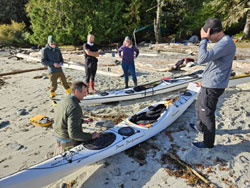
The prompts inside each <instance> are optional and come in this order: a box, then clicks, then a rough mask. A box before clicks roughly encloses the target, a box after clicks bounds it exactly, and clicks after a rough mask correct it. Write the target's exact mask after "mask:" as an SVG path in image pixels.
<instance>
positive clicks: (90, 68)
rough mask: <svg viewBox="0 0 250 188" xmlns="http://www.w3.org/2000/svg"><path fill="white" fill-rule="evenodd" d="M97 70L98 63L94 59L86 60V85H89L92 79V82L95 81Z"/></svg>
mask: <svg viewBox="0 0 250 188" xmlns="http://www.w3.org/2000/svg"><path fill="white" fill-rule="evenodd" d="M96 70H97V62H96V60H94V59H92V58H89V57H87V58H85V73H86V83H89V81H90V79H91V81H92V82H94V81H95V75H96Z"/></svg>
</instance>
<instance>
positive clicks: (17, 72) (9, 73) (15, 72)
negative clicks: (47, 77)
mask: <svg viewBox="0 0 250 188" xmlns="http://www.w3.org/2000/svg"><path fill="white" fill-rule="evenodd" d="M38 70H47V67H41V68H36V69H27V70H18V71H13V72H6V73H1V74H0V76H7V75H13V74H20V73H25V72H32V71H38Z"/></svg>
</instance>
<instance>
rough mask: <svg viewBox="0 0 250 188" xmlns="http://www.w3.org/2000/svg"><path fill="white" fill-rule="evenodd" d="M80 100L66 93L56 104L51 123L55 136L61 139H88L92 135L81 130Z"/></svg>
mask: <svg viewBox="0 0 250 188" xmlns="http://www.w3.org/2000/svg"><path fill="white" fill-rule="evenodd" d="M79 102H80V100H78V99H77V98H76V97H75V96H71V95H68V96H67V97H65V99H63V100H62V101H61V102H59V103H58V104H57V108H56V117H55V122H54V124H53V129H54V131H55V134H56V137H58V138H60V139H63V140H76V141H88V140H91V139H92V135H91V134H89V133H84V132H83V131H82V109H81V107H80V105H79Z"/></svg>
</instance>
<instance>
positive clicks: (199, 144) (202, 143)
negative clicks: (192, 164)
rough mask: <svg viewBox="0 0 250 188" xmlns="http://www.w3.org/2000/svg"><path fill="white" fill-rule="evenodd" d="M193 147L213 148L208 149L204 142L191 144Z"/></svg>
mask: <svg viewBox="0 0 250 188" xmlns="http://www.w3.org/2000/svg"><path fill="white" fill-rule="evenodd" d="M193 145H194V146H195V147H197V148H213V147H208V146H207V145H206V144H204V142H193Z"/></svg>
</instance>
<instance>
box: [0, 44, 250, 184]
mask: <svg viewBox="0 0 250 188" xmlns="http://www.w3.org/2000/svg"><path fill="white" fill-rule="evenodd" d="M197 48H198V47H195V49H196V51H195V50H193V51H192V52H193V54H194V55H193V56H191V55H190V54H191V53H186V54H185V53H181V54H179V55H178V54H174V55H173V54H172V58H169V59H168V57H167V56H168V55H167V52H166V53H164V54H162V53H161V56H162V57H158V56H156V57H154V58H155V59H158V62H164V61H166V60H168V63H166V66H167V65H168V64H173V63H174V62H176V61H177V60H178V58H179V60H180V59H182V58H184V57H192V58H194V59H195V58H196V59H197V55H195V54H196V52H197ZM190 49H191V48H190ZM249 50H250V48H249V49H245V50H242V49H240V50H238V51H237V52H238V57H241V58H238V59H237V60H236V61H242V62H243V63H245V64H244V66H243V67H237V66H236V65H234V68H235V70H236V71H237V72H244V71H247V68H248V69H250V59H249V57H250V53H249ZM144 53H151V54H152V53H156V52H155V51H152V50H151V51H150V50H149V51H145V52H144ZM169 53H170V52H169ZM242 55H245V56H248V59H244V58H242ZM8 57H9V52H8V51H2V52H0V66H1V69H0V73H5V72H11V71H17V70H25V69H34V68H40V67H42V65H41V63H38V62H28V61H26V60H16V59H15V58H12V59H8ZM116 59H118V57H117V56H116V57H112V56H111V54H108V55H106V56H102V57H100V60H99V65H100V64H101V63H102V62H114V61H115V60H116ZM155 59H153V57H148V56H143V55H142V56H141V57H140V56H139V58H138V59H137V60H136V61H138V62H140V63H145V64H151V65H152V66H153V67H154V68H155V66H154V62H155ZM156 65H158V66H156V68H159V69H162V68H164V66H163V65H162V64H161V63H157V64H156ZM118 68H119V67H118ZM104 69H105V68H103V70H104ZM199 69H204V66H195V67H192V68H188V67H186V68H183V71H178V72H156V71H155V72H154V71H152V70H148V71H147V70H145V69H144V70H143V69H137V76H138V77H137V78H138V83H139V84H144V83H147V82H152V81H156V80H160V79H161V78H163V77H169V76H179V75H181V74H188V73H191V72H194V71H196V70H199ZM64 73H65V75H66V77H67V80H68V81H69V82H73V81H76V80H84V79H85V73H84V72H83V71H79V70H73V69H64ZM129 85H130V86H132V80H131V78H130V82H129ZM96 86H97V90H101V91H104V90H110V89H118V88H123V87H124V80H123V77H110V76H105V75H101V74H98V75H97V77H96ZM0 93H1V99H0V151H1V155H0V169H1V170H0V177H3V176H6V175H9V174H11V173H14V172H16V171H18V170H21V169H24V168H27V167H29V166H32V165H34V164H37V163H39V162H41V161H44V160H46V159H48V158H50V157H51V156H52V155H53V151H54V146H55V138H54V136H53V129H52V128H51V127H47V128H46V127H39V126H35V125H32V124H31V123H30V121H29V119H30V118H31V117H33V116H35V115H38V114H42V115H45V116H47V117H50V118H52V119H53V118H54V115H55V107H53V106H52V104H51V101H50V99H49V79H48V78H47V70H40V71H33V72H27V73H21V74H15V75H8V76H2V77H0ZM176 93H178V91H176V92H174V93H167V94H163V95H157V96H153V97H148V98H143V99H137V100H133V101H124V102H119V103H115V104H112V105H104V104H101V105H90V106H86V107H83V113H84V115H85V116H86V117H89V116H90V115H91V116H95V117H96V118H94V122H92V123H90V124H86V126H85V128H84V131H86V132H93V131H98V132H102V131H104V130H106V129H107V128H106V127H101V126H98V121H101V119H102V118H101V117H102V116H104V115H106V116H107V115H109V116H116V117H121V118H122V117H123V118H124V117H129V116H131V115H133V114H134V113H136V112H138V111H139V110H141V109H143V108H145V107H147V106H149V105H151V104H153V103H155V102H158V101H161V100H164V99H166V98H167V97H169V96H170V95H174V94H176ZM56 94H57V96H58V97H59V98H63V97H64V96H66V92H65V91H64V89H63V87H62V86H61V85H60V84H59V86H58V89H57V91H56ZM249 103H250V84H249V83H246V84H242V85H238V86H236V87H234V88H227V89H226V91H225V92H224V94H223V95H222V96H221V97H220V99H219V102H218V108H217V111H216V124H217V130H216V142H215V145H216V146H215V147H214V148H213V149H196V148H194V147H193V146H192V142H193V141H195V140H199V141H200V140H202V135H201V134H198V133H196V132H194V131H193V130H192V129H191V128H190V127H189V123H195V109H194V103H193V104H192V105H191V106H190V107H189V108H188V109H187V111H186V112H185V113H184V114H183V115H182V116H181V117H180V118H179V119H178V120H177V121H175V122H174V123H173V124H172V125H171V126H170V127H169V128H167V129H166V130H164V131H162V132H161V133H160V134H158V135H156V136H154V137H153V138H151V139H149V140H147V141H145V142H144V143H142V144H140V145H138V146H136V147H135V148H132V149H130V150H127V151H125V152H122V153H118V154H116V155H114V156H111V157H109V158H106V159H104V160H102V161H99V162H97V163H94V164H91V165H88V166H85V167H82V168H81V170H79V171H76V172H74V173H73V174H71V175H69V176H67V177H64V178H62V179H60V180H58V181H57V182H54V183H52V184H50V185H48V186H46V187H47V188H57V187H58V188H59V187H63V184H64V183H65V184H68V187H73V188H100V187H103V188H139V187H143V188H156V187H164V188H165V187H171V188H172V187H178V188H184V187H185V188H186V187H206V186H205V185H204V184H201V185H198V184H192V183H190V178H189V180H187V179H185V178H184V176H181V175H180V176H179V177H177V176H178V175H176V174H174V173H173V172H175V171H176V170H177V169H178V168H177V167H176V166H175V165H174V164H173V163H171V161H170V160H168V159H167V158H166V157H164V156H165V154H167V153H168V152H169V151H174V152H175V153H176V154H177V155H178V156H179V158H180V159H181V160H183V161H185V162H186V163H188V164H189V165H191V166H192V168H194V169H196V170H197V171H198V172H199V173H201V174H203V176H204V177H205V178H206V179H207V180H209V181H211V182H212V184H213V185H214V186H215V187H222V188H224V187H225V188H227V187H228V188H233V187H238V188H247V187H250V105H249ZM19 109H25V111H26V112H25V114H24V115H18V114H17V110H19ZM106 120H107V119H106ZM96 124H97V125H96ZM114 124H115V123H114ZM137 152H140V154H141V156H142V157H138V155H137Z"/></svg>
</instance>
